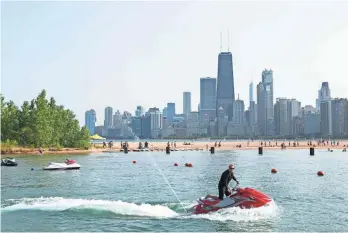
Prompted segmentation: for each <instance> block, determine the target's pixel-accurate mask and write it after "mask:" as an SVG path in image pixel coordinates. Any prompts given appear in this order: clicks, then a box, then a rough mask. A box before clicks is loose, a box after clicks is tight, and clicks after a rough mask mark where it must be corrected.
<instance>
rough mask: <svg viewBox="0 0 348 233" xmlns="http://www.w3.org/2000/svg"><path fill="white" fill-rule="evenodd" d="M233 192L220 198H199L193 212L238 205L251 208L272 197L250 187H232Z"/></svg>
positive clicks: (265, 202)
mask: <svg viewBox="0 0 348 233" xmlns="http://www.w3.org/2000/svg"><path fill="white" fill-rule="evenodd" d="M232 191H234V193H233V192H232V194H231V195H230V196H228V197H225V199H223V200H220V199H219V197H217V196H211V195H207V196H206V197H201V198H199V199H198V200H197V201H198V204H197V205H195V206H194V207H193V213H194V214H206V213H209V212H214V211H217V210H220V209H223V208H230V207H239V208H241V209H251V208H258V207H261V206H265V205H267V204H269V203H270V202H271V201H272V198H270V197H269V196H267V195H266V194H263V193H261V192H259V191H257V190H255V189H252V188H239V187H235V188H233V189H232Z"/></svg>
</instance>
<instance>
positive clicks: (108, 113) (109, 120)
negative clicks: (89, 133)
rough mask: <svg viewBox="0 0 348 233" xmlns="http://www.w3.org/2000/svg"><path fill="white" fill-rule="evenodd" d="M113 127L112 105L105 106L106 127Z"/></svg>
mask: <svg viewBox="0 0 348 233" xmlns="http://www.w3.org/2000/svg"><path fill="white" fill-rule="evenodd" d="M111 127H112V107H106V108H105V115H104V128H105V129H108V128H111Z"/></svg>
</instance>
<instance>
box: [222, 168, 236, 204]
mask: <svg viewBox="0 0 348 233" xmlns="http://www.w3.org/2000/svg"><path fill="white" fill-rule="evenodd" d="M233 170H234V165H233V164H231V165H229V166H228V169H227V170H226V171H224V172H223V173H222V175H221V178H220V181H219V186H218V187H219V199H220V200H223V199H224V193H225V195H226V196H229V195H231V192H230V191H229V190H228V183H230V181H231V180H232V179H233V180H234V181H236V182H237V184H239V182H238V180H237V179H236V177H235V176H234V174H233Z"/></svg>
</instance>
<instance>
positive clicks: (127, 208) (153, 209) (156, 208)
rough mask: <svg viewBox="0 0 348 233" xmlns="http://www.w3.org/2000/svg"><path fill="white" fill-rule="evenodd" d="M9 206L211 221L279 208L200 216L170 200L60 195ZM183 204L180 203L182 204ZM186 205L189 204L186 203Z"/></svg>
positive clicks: (270, 213)
mask: <svg viewBox="0 0 348 233" xmlns="http://www.w3.org/2000/svg"><path fill="white" fill-rule="evenodd" d="M6 202H9V203H11V204H12V205H9V206H6V207H3V208H1V214H6V213H7V212H13V211H21V210H41V211H65V210H69V209H70V210H74V209H76V210H84V209H92V210H101V211H110V212H113V213H115V214H119V215H128V216H142V217H154V218H166V219H168V218H177V219H207V220H210V221H219V222H221V221H256V220H259V219H266V218H272V217H275V216H277V215H278V212H279V209H278V207H277V206H276V204H275V203H274V202H272V203H271V204H270V205H269V206H265V207H260V208H256V209H240V208H228V209H222V210H220V211H217V212H212V213H209V214H200V215H193V214H192V215H186V214H184V215H183V214H179V213H176V212H175V211H174V210H172V209H170V208H169V206H171V205H173V203H166V204H162V205H151V204H139V205H137V204H134V203H128V202H122V201H108V200H86V199H68V198H67V199H66V198H62V197H41V198H22V199H15V200H6ZM181 204H182V203H181ZM185 205H186V207H188V206H192V203H185Z"/></svg>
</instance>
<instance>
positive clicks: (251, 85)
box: [249, 82, 254, 103]
mask: <svg viewBox="0 0 348 233" xmlns="http://www.w3.org/2000/svg"><path fill="white" fill-rule="evenodd" d="M253 92H254V83H253V82H251V83H250V85H249V103H251V102H252V101H254V93H253Z"/></svg>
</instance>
